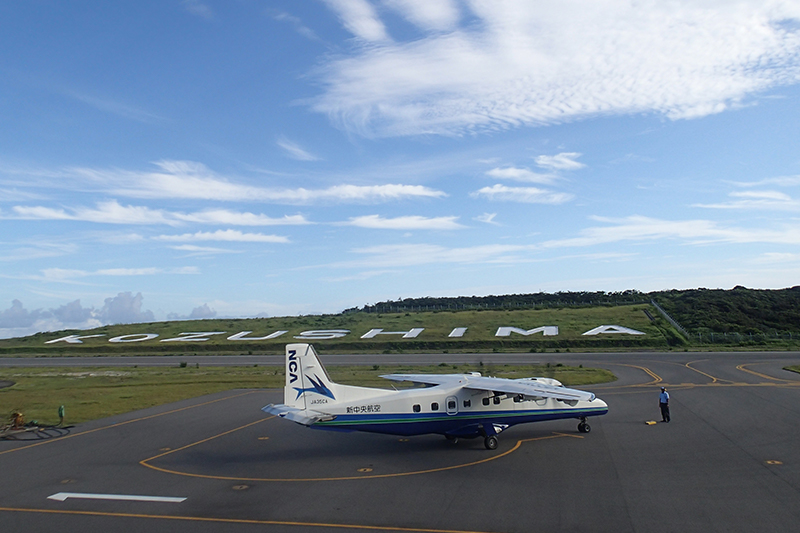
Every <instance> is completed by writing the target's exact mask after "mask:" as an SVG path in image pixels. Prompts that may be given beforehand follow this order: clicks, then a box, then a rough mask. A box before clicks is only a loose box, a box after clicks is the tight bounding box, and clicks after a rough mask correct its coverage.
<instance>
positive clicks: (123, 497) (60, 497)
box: [47, 492, 186, 503]
mask: <svg viewBox="0 0 800 533" xmlns="http://www.w3.org/2000/svg"><path fill="white" fill-rule="evenodd" d="M67 498H82V499H84V500H117V501H127V502H167V503H180V502H182V501H184V500H186V498H173V497H171V496H135V495H131V494H84V493H80V492H59V493H58V494H53V495H52V496H48V497H47V499H48V500H56V501H59V502H63V501H65V500H66V499H67Z"/></svg>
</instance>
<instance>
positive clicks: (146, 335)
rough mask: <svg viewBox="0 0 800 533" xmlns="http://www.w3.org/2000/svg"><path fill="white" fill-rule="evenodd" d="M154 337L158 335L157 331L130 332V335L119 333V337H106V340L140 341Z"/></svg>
mask: <svg viewBox="0 0 800 533" xmlns="http://www.w3.org/2000/svg"><path fill="white" fill-rule="evenodd" d="M137 337H139V338H137ZM156 337H158V333H131V334H130V335H120V336H119V337H114V338H113V339H108V342H142V341H149V340H150V339H155V338H156Z"/></svg>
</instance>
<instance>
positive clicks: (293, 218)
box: [172, 209, 312, 226]
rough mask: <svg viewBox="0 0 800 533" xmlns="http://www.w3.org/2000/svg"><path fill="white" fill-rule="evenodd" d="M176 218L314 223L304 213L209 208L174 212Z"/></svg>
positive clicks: (249, 223) (255, 223) (258, 223)
mask: <svg viewBox="0 0 800 533" xmlns="http://www.w3.org/2000/svg"><path fill="white" fill-rule="evenodd" d="M172 216H174V217H175V218H176V219H178V220H181V221H185V222H195V223H198V224H226V225H229V226H305V225H307V224H312V222H310V221H308V220H307V219H306V218H305V217H304V216H303V215H284V216H283V217H281V218H273V217H269V216H267V215H264V214H260V213H259V214H255V213H249V212H244V213H241V212H238V211H229V210H227V209H208V210H206V211H198V212H196V213H187V214H183V213H173V214H172Z"/></svg>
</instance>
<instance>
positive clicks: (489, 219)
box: [474, 213, 500, 226]
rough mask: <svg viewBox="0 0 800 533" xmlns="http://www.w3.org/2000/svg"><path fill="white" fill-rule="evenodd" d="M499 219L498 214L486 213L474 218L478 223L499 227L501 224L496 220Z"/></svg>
mask: <svg viewBox="0 0 800 533" xmlns="http://www.w3.org/2000/svg"><path fill="white" fill-rule="evenodd" d="M496 217H497V213H484V214H482V215H479V216H477V217H475V218H474V220H477V221H478V222H484V223H486V224H494V225H495V226H499V225H500V223H499V222H497V221H496V220H495V218H496Z"/></svg>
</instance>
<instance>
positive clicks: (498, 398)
mask: <svg viewBox="0 0 800 533" xmlns="http://www.w3.org/2000/svg"><path fill="white" fill-rule="evenodd" d="M492 401H493V402H494V404H495V405H500V396H495V397H494V398H492Z"/></svg>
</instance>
